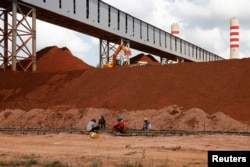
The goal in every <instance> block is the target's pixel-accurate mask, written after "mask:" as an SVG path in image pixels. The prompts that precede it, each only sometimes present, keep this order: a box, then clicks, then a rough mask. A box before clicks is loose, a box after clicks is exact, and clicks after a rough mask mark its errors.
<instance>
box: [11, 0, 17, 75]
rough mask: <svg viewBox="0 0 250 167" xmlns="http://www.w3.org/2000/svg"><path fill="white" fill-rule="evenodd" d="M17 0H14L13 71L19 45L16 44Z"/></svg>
mask: <svg viewBox="0 0 250 167" xmlns="http://www.w3.org/2000/svg"><path fill="white" fill-rule="evenodd" d="M16 20H17V0H12V30H11V32H12V52H11V53H12V54H11V60H12V66H11V69H12V71H16V57H17V55H16V54H17V48H16V47H17V46H16V36H17V24H16Z"/></svg>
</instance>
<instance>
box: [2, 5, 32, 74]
mask: <svg viewBox="0 0 250 167" xmlns="http://www.w3.org/2000/svg"><path fill="white" fill-rule="evenodd" d="M0 68H1V69H2V70H7V69H11V70H12V71H36V10H35V8H33V7H30V6H27V5H24V4H21V3H18V2H17V0H12V6H10V7H9V8H7V9H5V10H0Z"/></svg>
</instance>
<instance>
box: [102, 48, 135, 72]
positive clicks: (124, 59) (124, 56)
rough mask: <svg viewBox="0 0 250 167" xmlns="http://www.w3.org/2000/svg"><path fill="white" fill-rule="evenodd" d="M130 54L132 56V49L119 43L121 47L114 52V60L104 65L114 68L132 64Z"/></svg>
mask: <svg viewBox="0 0 250 167" xmlns="http://www.w3.org/2000/svg"><path fill="white" fill-rule="evenodd" d="M121 52H122V53H121ZM129 56H131V50H130V49H129V48H127V47H125V46H124V45H123V44H121V45H119V47H118V48H117V49H116V51H115V53H114V54H113V56H112V62H111V63H107V64H104V65H103V67H104V68H113V67H116V66H124V65H129V64H130V60H129Z"/></svg>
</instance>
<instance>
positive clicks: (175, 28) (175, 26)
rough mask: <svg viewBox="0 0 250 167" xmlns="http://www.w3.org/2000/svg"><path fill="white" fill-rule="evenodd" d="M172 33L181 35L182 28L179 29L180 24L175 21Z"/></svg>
mask: <svg viewBox="0 0 250 167" xmlns="http://www.w3.org/2000/svg"><path fill="white" fill-rule="evenodd" d="M171 34H172V35H175V36H177V37H179V35H180V30H179V24H178V23H174V24H172V25H171Z"/></svg>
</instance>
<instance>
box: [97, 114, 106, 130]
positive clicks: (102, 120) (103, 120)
mask: <svg viewBox="0 0 250 167" xmlns="http://www.w3.org/2000/svg"><path fill="white" fill-rule="evenodd" d="M98 125H99V127H100V129H105V127H106V120H105V118H104V116H103V115H102V116H101V118H100V119H99V122H98Z"/></svg>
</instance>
